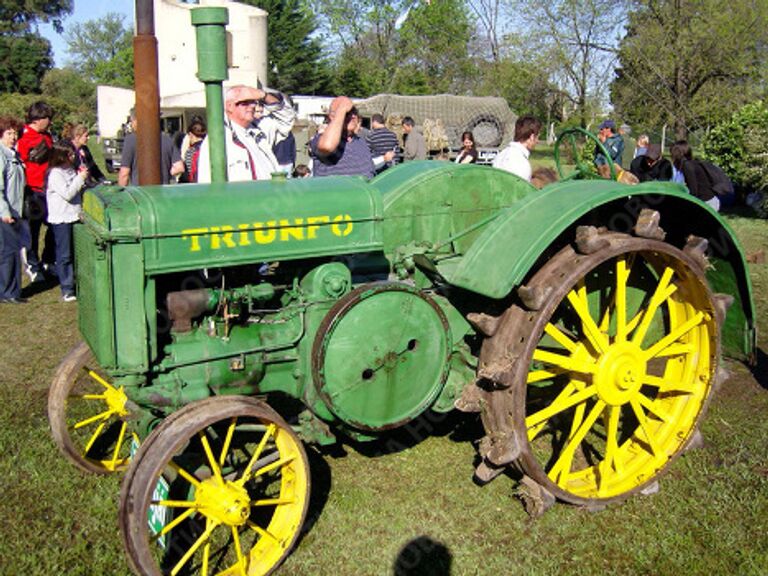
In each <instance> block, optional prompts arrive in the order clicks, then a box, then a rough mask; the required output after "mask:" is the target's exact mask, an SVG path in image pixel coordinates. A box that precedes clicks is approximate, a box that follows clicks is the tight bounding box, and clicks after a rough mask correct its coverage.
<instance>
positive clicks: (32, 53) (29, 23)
mask: <svg viewBox="0 0 768 576" xmlns="http://www.w3.org/2000/svg"><path fill="white" fill-rule="evenodd" d="M70 12H72V0H34V1H27V2H19V1H18V0H0V91H5V92H14V93H15V92H20V93H30V92H37V91H39V89H40V81H41V79H42V77H43V74H45V72H46V70H48V69H50V68H51V67H52V66H53V58H52V56H51V45H50V43H49V42H48V40H46V39H45V38H43V37H42V36H40V35H39V34H37V31H36V29H35V24H36V23H37V22H51V23H52V24H53V26H54V28H55V29H56V30H57V31H61V19H62V18H63V17H64V16H66V15H67V14H69V13H70Z"/></svg>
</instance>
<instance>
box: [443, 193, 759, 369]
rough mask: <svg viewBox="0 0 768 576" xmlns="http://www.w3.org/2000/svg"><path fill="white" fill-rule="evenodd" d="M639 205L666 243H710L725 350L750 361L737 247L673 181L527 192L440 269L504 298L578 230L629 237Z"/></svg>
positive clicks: (750, 335)
mask: <svg viewBox="0 0 768 576" xmlns="http://www.w3.org/2000/svg"><path fill="white" fill-rule="evenodd" d="M644 208H649V209H652V210H655V211H657V212H659V215H660V222H659V225H660V227H661V228H662V229H663V230H664V231H665V232H666V238H665V240H666V241H667V242H669V243H671V244H673V245H675V246H677V247H679V248H683V247H684V246H685V245H686V242H687V240H688V237H689V236H691V235H694V236H698V237H701V238H703V239H706V240H707V241H708V251H707V257H708V260H709V266H708V269H707V280H708V282H709V284H710V287H711V288H712V290H713V292H724V293H726V294H730V295H732V296H733V297H734V303H733V305H732V306H731V308H730V310H729V312H728V318H727V321H726V326H724V332H723V347H724V349H727V351H728V352H729V354H731V355H734V356H737V357H745V356H746V357H753V355H754V350H755V342H756V336H755V310H754V304H753V300H752V286H751V282H750V279H749V275H748V273H747V265H746V261H745V258H744V254H743V250H742V248H741V245H740V244H739V241H738V239H737V238H736V236H735V234H734V232H733V231H732V230H731V228H730V226H728V224H727V222H725V221H724V220H723V219H722V218H721V217H720V215H719V214H718V213H717V212H715V211H714V210H712V209H711V208H710V207H709V206H708V205H707V204H705V203H703V202H701V201H699V200H698V199H696V198H694V197H693V196H691V195H690V194H689V193H688V192H687V190H686V189H685V187H683V186H681V185H678V184H672V183H668V182H647V183H644V184H640V185H637V186H629V185H626V184H619V183H617V182H614V181H609V180H589V181H570V182H561V183H558V184H554V185H551V186H548V187H546V188H544V189H542V190H541V191H540V192H539V193H536V194H529V195H526V196H525V197H524V198H522V199H520V200H519V201H518V202H516V203H515V204H514V205H512V206H511V207H509V208H507V209H506V210H505V211H504V213H503V214H501V215H500V216H499V217H498V218H496V219H495V220H494V221H492V222H490V223H489V224H488V226H487V227H486V228H485V230H484V231H483V233H482V234H481V235H480V236H479V237H478V238H477V239H476V240H475V242H474V243H473V244H472V246H470V247H469V250H467V252H466V253H465V255H464V256H463V257H462V258H461V259H460V260H459V261H458V262H457V263H455V264H453V265H452V266H450V267H446V268H445V269H443V268H441V267H438V268H439V269H440V273H441V274H442V276H443V277H444V278H445V279H446V280H447V281H448V282H449V283H450V284H452V285H454V286H457V287H460V288H463V289H465V290H469V291H471V292H475V293H478V294H481V295H483V296H486V297H489V298H493V299H503V298H507V297H508V296H510V295H511V294H512V291H513V290H514V289H515V288H517V287H519V286H520V285H521V284H523V283H524V282H525V280H526V278H528V277H529V276H530V275H531V274H532V273H534V272H535V271H536V270H537V269H538V268H539V267H540V266H541V265H542V264H543V263H544V262H545V261H546V260H547V259H548V258H550V257H551V256H552V255H553V254H554V253H555V252H557V251H558V250H559V249H560V248H562V247H563V246H564V245H566V244H568V243H570V242H573V240H574V237H575V231H576V228H577V227H578V226H582V225H591V226H595V227H598V228H599V227H607V228H608V229H610V230H615V231H617V232H624V233H632V228H633V227H634V225H635V222H636V220H637V216H638V215H639V214H640V211H641V210H643V209H644Z"/></svg>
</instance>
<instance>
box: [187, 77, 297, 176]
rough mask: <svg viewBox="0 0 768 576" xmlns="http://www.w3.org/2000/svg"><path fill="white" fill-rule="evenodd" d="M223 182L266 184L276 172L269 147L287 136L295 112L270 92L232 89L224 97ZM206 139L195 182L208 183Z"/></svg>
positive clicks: (275, 162)
mask: <svg viewBox="0 0 768 576" xmlns="http://www.w3.org/2000/svg"><path fill="white" fill-rule="evenodd" d="M224 113H225V115H226V119H225V121H224V141H225V143H226V149H227V180H229V181H230V182H240V181H247V180H270V179H271V178H272V173H273V172H278V171H279V170H280V168H279V164H278V162H277V159H276V158H275V155H274V153H273V152H272V147H273V146H274V145H275V144H276V143H277V142H280V141H282V140H284V139H285V138H286V137H287V136H288V134H290V132H291V129H292V128H293V123H294V120H295V119H296V111H295V110H294V109H293V107H292V106H291V105H290V103H289V102H287V98H286V97H285V96H284V95H283V94H281V93H279V92H274V91H269V92H266V91H264V90H262V89H260V88H252V87H250V86H243V85H238V86H232V87H230V88H228V89H227V91H226V93H225V95H224ZM209 157H210V151H209V147H208V138H206V139H205V140H204V141H203V144H202V145H201V147H200V158H199V160H198V176H197V181H198V182H210V181H211V165H210V160H209Z"/></svg>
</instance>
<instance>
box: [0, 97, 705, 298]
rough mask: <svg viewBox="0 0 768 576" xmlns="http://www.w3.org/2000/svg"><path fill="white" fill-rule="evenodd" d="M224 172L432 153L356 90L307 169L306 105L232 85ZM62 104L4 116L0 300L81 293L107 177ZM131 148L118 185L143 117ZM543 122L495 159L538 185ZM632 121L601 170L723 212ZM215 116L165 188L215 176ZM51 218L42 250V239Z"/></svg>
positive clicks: (133, 157)
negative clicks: (24, 290) (79, 267)
mask: <svg viewBox="0 0 768 576" xmlns="http://www.w3.org/2000/svg"><path fill="white" fill-rule="evenodd" d="M224 112H225V125H224V140H225V147H226V158H227V161H226V162H227V164H226V174H227V179H228V180H229V181H252V180H269V179H271V178H272V176H273V175H274V174H276V173H284V174H287V175H288V176H292V177H294V178H306V177H310V176H312V177H324V176H350V175H352V176H364V177H366V178H371V177H373V176H374V175H376V174H378V173H380V172H381V171H383V170H386V169H387V168H389V167H391V166H393V165H395V164H397V163H398V162H409V161H413V160H424V159H426V158H427V152H428V151H427V144H426V141H425V138H424V136H423V135H422V134H421V132H420V131H419V130H418V128H417V127H416V121H415V120H414V118H412V117H410V116H405V117H404V118H403V119H402V122H401V127H402V132H403V142H402V143H401V142H400V139H399V138H398V136H397V135H396V134H395V133H394V132H393V131H392V130H390V129H389V128H388V127H387V126H386V124H385V121H384V118H383V116H382V115H381V114H373V115H372V117H371V123H370V128H369V129H368V128H364V127H363V125H362V121H361V117H360V113H359V111H358V110H357V108H356V107H355V105H354V103H353V101H352V100H351V99H350V98H348V97H346V96H339V97H337V98H334V100H333V101H332V102H331V104H330V106H329V110H328V114H327V116H326V118H325V122H323V124H322V125H321V126H320V127H319V129H318V131H317V134H316V135H315V136H314V137H313V138H312V139H311V140H310V142H309V144H308V151H309V156H310V161H309V164H298V165H297V164H296V142H295V140H294V137H293V127H294V123H295V120H296V112H295V110H294V108H293V106H292V105H291V102H290V99H289V98H288V97H287V96H286V95H285V94H282V93H280V92H278V91H275V90H268V89H262V88H253V87H250V86H243V85H238V86H232V87H230V88H228V89H227V90H226V92H225V97H224ZM52 118H53V110H52V109H51V107H50V106H49V105H48V104H46V103H45V102H43V101H39V102H35V103H34V104H32V105H31V106H30V107H29V109H28V110H27V114H26V118H25V122H24V123H21V122H20V121H18V120H17V119H14V118H11V117H2V118H0V303H10V304H19V303H24V302H25V299H24V298H22V296H21V277H22V273H23V272H25V273H26V274H27V275H28V276H29V279H30V282H31V283H37V282H41V281H43V280H45V279H51V280H53V279H57V280H58V283H59V286H60V290H61V299H62V301H64V302H73V301H76V300H77V295H76V292H75V281H74V267H73V246H72V237H73V225H74V223H75V222H77V221H78V219H79V217H80V205H81V202H82V193H83V191H84V190H86V189H87V188H90V187H93V186H96V185H99V184H102V183H107V182H108V180H107V179H106V178H105V176H104V174H103V173H102V172H101V170H100V169H99V167H98V166H97V165H96V163H95V162H94V160H93V156H92V154H91V152H90V150H89V149H88V145H87V142H88V138H89V132H88V128H87V127H86V126H85V125H81V124H80V125H66V126H65V127H64V129H63V130H62V132H61V134H60V136H59V138H57V139H56V141H54V139H53V137H52V135H51V132H50V127H51V119H52ZM130 125H131V128H132V130H131V131H130V133H129V134H128V135H127V136H126V138H125V140H124V144H123V151H122V158H121V167H120V170H119V173H118V177H117V181H118V184H119V185H121V186H128V185H137V184H138V170H137V164H138V157H137V151H136V147H137V143H136V134H135V131H136V128H137V120H136V115H135V113H134V112H133V111H132V112H131V116H130ZM541 129H542V124H541V121H539V120H538V119H537V118H535V117H533V116H522V117H520V118H518V119H517V121H516V123H515V132H514V137H513V139H512V142H511V143H510V144H509V145H507V146H506V147H505V148H503V149H502V150H501V151H500V152H499V153H498V154H497V155H496V157H495V159H494V160H493V166H494V167H495V168H498V169H500V170H505V171H508V172H510V173H512V174H515V175H517V176H519V177H520V178H522V179H523V180H527V181H529V182H531V183H533V185H534V186H536V187H542V186H544V185H545V184H547V183H549V182H552V181H554V180H556V179H557V175H556V174H555V173H554V171H552V170H551V169H546V168H537V169H536V170H533V169H532V166H531V162H530V155H531V152H532V151H533V149H534V148H535V147H536V145H537V144H538V141H539V135H540V133H541ZM628 134H629V127H628V126H622V127H621V129H620V130H619V132H618V133H617V131H616V124H615V123H614V122H613V121H612V120H605V121H603V122H602V123H601V124H600V125H599V127H598V134H597V137H598V139H599V141H600V142H601V144H602V146H601V147H597V148H596V150H595V158H594V162H595V167H596V170H597V172H598V173H599V174H600V175H601V176H603V177H609V176H610V174H611V170H612V169H613V170H614V172H616V171H618V172H626V173H631V174H632V175H633V178H634V179H636V181H639V182H647V181H653V180H657V181H674V182H680V183H683V184H685V185H686V186H687V187H688V190H689V191H690V193H691V194H692V195H694V196H695V197H697V198H699V199H700V200H702V201H703V202H706V203H707V204H709V205H710V206H712V208H714V209H715V210H718V209H719V208H720V200H719V197H718V193H716V191H715V190H714V189H713V183H712V177H711V170H710V169H709V168H708V166H707V165H706V163H702V162H700V161H698V160H696V159H694V158H693V155H692V153H691V147H690V145H689V144H688V143H687V142H686V141H684V140H681V141H678V142H675V144H674V145H673V146H672V147H671V149H670V154H671V161H670V160H668V159H666V158H664V155H663V150H662V147H661V145H660V144H657V143H651V142H650V141H649V138H648V136H647V135H640V136H639V137H638V139H637V146H636V147H635V150H634V154H631V155H629V154H628V152H629V151H628V149H627V146H626V141H627V137H628ZM206 136H207V128H206V125H205V121H204V120H203V119H202V118H200V117H194V118H192V120H191V122H190V124H189V126H188V128H187V131H186V133H185V134H184V135H183V137H180V138H179V139H178V140H177V141H176V142H174V141H173V140H172V139H171V138H170V137H169V136H168V135H167V134H162V136H161V151H160V154H161V157H160V165H161V178H162V182H163V183H164V184H168V183H173V182H177V181H178V182H180V183H194V182H203V183H205V182H210V181H211V166H210V149H209V140H208V138H207V137H206ZM461 144H462V147H461V149H460V150H459V152H458V154H457V156H456V158H455V160H454V161H455V162H456V163H457V164H472V163H476V162H477V161H478V150H477V147H476V144H475V138H474V136H473V134H472V132H464V133H463V134H462V135H461ZM43 224H46V228H45V234H44V238H43V243H42V244H43V245H42V251H41V246H40V236H41V231H42V227H43Z"/></svg>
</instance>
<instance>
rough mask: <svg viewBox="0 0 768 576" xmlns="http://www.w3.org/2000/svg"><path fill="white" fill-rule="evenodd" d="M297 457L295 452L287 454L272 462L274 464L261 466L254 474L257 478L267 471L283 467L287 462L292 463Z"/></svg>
mask: <svg viewBox="0 0 768 576" xmlns="http://www.w3.org/2000/svg"><path fill="white" fill-rule="evenodd" d="M295 459H296V456H295V455H293V454H292V455H290V456H286V457H285V458H281V459H280V460H278V461H276V462H272V464H267V465H266V466H264V467H262V468H259V469H258V470H257V471H256V473H255V474H254V475H253V476H254V478H255V477H257V476H262V475H264V474H266V473H267V472H271V471H272V470H276V469H278V468H282V467H283V466H285V465H286V464H290V463H291V462H293V461H294V460H295Z"/></svg>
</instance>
